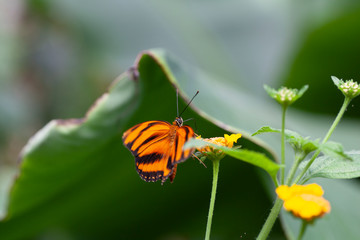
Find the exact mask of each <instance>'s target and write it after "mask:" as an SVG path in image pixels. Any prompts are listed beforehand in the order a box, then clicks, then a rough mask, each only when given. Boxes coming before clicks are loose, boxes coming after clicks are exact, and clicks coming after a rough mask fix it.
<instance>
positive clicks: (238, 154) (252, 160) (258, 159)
mask: <svg viewBox="0 0 360 240" xmlns="http://www.w3.org/2000/svg"><path fill="white" fill-rule="evenodd" d="M205 146H211V147H213V148H216V149H220V150H221V151H223V152H224V153H226V154H227V155H229V156H231V157H233V158H235V159H239V160H241V161H244V162H246V163H249V164H252V165H254V166H257V167H260V168H262V169H264V170H265V171H266V172H267V173H268V174H269V175H270V177H271V178H272V179H273V181H274V183H275V182H277V180H276V174H277V172H278V171H279V169H280V165H278V164H276V163H275V162H273V161H272V160H271V159H269V158H268V157H267V156H265V154H263V153H260V152H255V151H251V150H248V149H236V148H228V147H224V146H219V145H216V144H213V143H208V142H205V141H203V140H200V139H192V140H190V141H189V142H188V143H186V144H185V146H184V148H191V147H196V148H203V147H205Z"/></svg>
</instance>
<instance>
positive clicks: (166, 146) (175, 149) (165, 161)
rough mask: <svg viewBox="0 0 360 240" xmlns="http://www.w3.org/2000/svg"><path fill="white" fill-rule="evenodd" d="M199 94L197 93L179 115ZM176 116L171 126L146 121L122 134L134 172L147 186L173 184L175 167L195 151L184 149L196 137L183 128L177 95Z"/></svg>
mask: <svg viewBox="0 0 360 240" xmlns="http://www.w3.org/2000/svg"><path fill="white" fill-rule="evenodd" d="M198 93H199V91H197V92H196V94H195V95H194V97H193V98H192V99H191V100H190V101H189V103H188V104H187V105H186V107H185V108H184V110H183V111H182V112H181V114H182V113H183V112H184V111H185V110H186V108H187V107H188V106H189V105H190V103H191V102H192V100H193V99H194V98H195V97H196V95H197V94H198ZM177 113H178V114H177V117H176V118H175V121H174V122H173V123H172V124H170V123H169V122H166V121H156V120H155V121H147V122H143V123H139V124H137V125H135V126H133V127H131V128H130V129H128V130H127V131H125V132H124V133H123V136H122V140H123V143H124V145H125V146H126V147H127V148H128V149H129V150H130V152H131V153H132V154H133V155H134V157H135V165H136V166H135V167H136V171H137V172H138V174H139V175H140V177H141V178H142V179H143V180H144V181H146V182H156V181H158V180H161V184H163V183H164V182H165V181H166V180H167V179H168V178H169V179H170V182H173V180H174V178H175V175H176V169H177V164H178V163H181V162H184V161H185V160H186V159H188V158H189V157H190V156H191V155H192V154H193V153H194V151H195V149H194V148H190V149H186V150H184V149H183V147H184V145H185V143H186V142H187V141H188V140H189V139H191V138H193V137H195V132H194V130H193V129H192V128H191V127H190V126H188V125H183V123H184V120H183V119H182V118H181V114H180V115H179V108H178V91H177Z"/></svg>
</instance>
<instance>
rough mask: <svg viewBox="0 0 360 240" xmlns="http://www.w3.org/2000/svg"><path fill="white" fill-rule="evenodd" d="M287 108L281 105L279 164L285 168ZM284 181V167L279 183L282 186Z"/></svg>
mask: <svg viewBox="0 0 360 240" xmlns="http://www.w3.org/2000/svg"><path fill="white" fill-rule="evenodd" d="M286 109H287V107H286V106H284V105H283V108H282V118H281V164H282V165H283V166H285V113H286ZM284 179H285V167H283V168H282V169H281V173H280V182H281V184H284Z"/></svg>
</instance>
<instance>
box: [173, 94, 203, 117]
mask: <svg viewBox="0 0 360 240" xmlns="http://www.w3.org/2000/svg"><path fill="white" fill-rule="evenodd" d="M198 93H199V91H197V92H196V93H195V95H194V96H193V97H192V99H191V100H190V101H189V103H188V104H187V105H186V107H185V108H184V110H182V112H181V113H180V115H178V117H180V116H181V115H182V114H183V113H184V112H185V110H186V109H187V108H188V106H189V105H190V103H191V102H192V101H193V100H194V98H195V97H196V95H198Z"/></svg>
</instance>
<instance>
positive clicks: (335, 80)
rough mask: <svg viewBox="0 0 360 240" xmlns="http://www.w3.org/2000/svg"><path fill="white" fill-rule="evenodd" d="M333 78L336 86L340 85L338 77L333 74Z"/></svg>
mask: <svg viewBox="0 0 360 240" xmlns="http://www.w3.org/2000/svg"><path fill="white" fill-rule="evenodd" d="M331 79H332V80H333V82H334V84H335V86H337V87H339V86H340V80H339V79H338V78H337V77H335V76H331Z"/></svg>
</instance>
